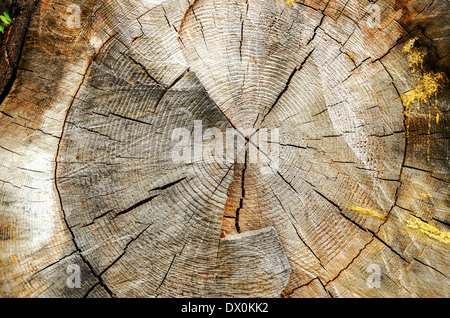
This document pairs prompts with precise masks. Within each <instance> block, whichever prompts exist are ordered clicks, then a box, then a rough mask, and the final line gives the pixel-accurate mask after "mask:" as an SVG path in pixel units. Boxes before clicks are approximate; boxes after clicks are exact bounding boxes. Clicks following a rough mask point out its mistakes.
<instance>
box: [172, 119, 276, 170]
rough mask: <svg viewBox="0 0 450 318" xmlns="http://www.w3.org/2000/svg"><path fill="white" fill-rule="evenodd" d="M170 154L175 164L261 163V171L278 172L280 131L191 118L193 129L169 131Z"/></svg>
mask: <svg viewBox="0 0 450 318" xmlns="http://www.w3.org/2000/svg"><path fill="white" fill-rule="evenodd" d="M171 139H172V142H175V145H174V146H173V148H172V152H171V157H172V161H173V162H174V163H177V164H180V163H186V164H189V163H200V162H202V163H209V164H214V163H216V164H223V163H228V164H232V163H244V162H248V163H261V164H262V165H260V170H261V172H262V173H264V174H269V173H273V172H274V171H277V170H278V168H279V164H280V131H279V129H278V128H274V129H269V128H261V129H255V128H236V129H235V128H227V129H226V131H225V132H224V131H223V130H221V129H219V128H216V127H212V128H206V129H205V127H203V122H202V121H201V120H195V121H194V127H193V130H191V129H188V128H176V129H174V130H173V131H172V136H171Z"/></svg>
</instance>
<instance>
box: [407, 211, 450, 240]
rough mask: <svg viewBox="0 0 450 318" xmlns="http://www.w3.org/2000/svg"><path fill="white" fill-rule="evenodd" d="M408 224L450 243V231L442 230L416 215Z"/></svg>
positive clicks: (434, 237) (436, 238)
mask: <svg viewBox="0 0 450 318" xmlns="http://www.w3.org/2000/svg"><path fill="white" fill-rule="evenodd" d="M406 225H407V226H408V227H409V228H412V229H416V230H419V231H420V232H421V233H424V234H426V235H428V236H429V237H431V238H433V239H435V240H438V241H439V242H442V243H446V244H449V243H450V232H445V231H440V230H439V229H438V228H436V227H435V226H433V225H430V224H428V223H426V222H423V221H422V220H420V219H418V218H415V217H414V218H412V219H411V220H407V221H406Z"/></svg>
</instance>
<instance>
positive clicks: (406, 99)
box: [401, 37, 448, 160]
mask: <svg viewBox="0 0 450 318" xmlns="http://www.w3.org/2000/svg"><path fill="white" fill-rule="evenodd" d="M418 39H419V38H418V37H416V38H414V39H411V40H409V42H408V43H407V44H406V45H405V46H404V47H403V53H405V54H408V64H409V67H410V68H411V72H412V73H416V72H420V77H419V79H418V82H417V86H416V88H414V89H412V90H410V91H409V92H407V93H406V94H403V95H402V96H401V98H402V102H403V105H404V107H405V110H404V113H405V116H406V117H408V118H409V117H410V115H411V105H412V104H417V109H420V105H421V104H425V103H428V102H430V101H431V100H432V99H435V100H436V102H435V112H436V115H435V116H436V123H437V124H438V123H439V119H440V118H439V111H438V109H437V95H438V93H439V91H440V90H441V89H443V88H444V87H445V85H446V84H447V82H448V79H447V77H446V76H445V74H444V73H434V72H433V71H428V70H426V68H425V59H426V57H427V54H428V53H427V51H426V49H424V48H416V47H415V44H416V41H417V40H418ZM428 120H429V127H428V129H429V132H431V120H432V119H431V114H429V115H428ZM406 130H407V135H408V134H409V120H407V121H406ZM429 148H430V147H428V151H427V160H430V158H431V156H430V149H429Z"/></svg>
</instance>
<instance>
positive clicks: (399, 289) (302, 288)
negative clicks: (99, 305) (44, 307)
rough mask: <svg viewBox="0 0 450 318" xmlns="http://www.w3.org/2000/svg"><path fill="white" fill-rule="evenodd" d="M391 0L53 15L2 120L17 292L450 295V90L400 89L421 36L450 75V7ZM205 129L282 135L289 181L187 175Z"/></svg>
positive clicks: (194, 171) (0, 250) (2, 256)
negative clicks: (189, 144)
mask: <svg viewBox="0 0 450 318" xmlns="http://www.w3.org/2000/svg"><path fill="white" fill-rule="evenodd" d="M71 3H77V4H79V5H80V6H81V8H82V24H81V28H80V29H69V28H67V25H66V22H65V20H64V19H67V17H68V13H67V12H66V9H67V6H68V5H69V4H71ZM370 3H371V2H369V1H356V0H355V1H353V0H350V1H347V0H345V1H344V0H331V1H329V2H328V1H312V0H311V1H308V0H306V1H298V2H296V3H295V4H292V5H291V4H288V3H286V2H285V1H284V0H248V1H245V0H238V1H231V0H215V1H212V0H198V1H195V2H194V1H187V0H186V1H183V0H167V1H159V0H154V1H137V0H132V1H121V0H120V1H106V0H105V1H95V3H94V2H93V1H64V0H63V1H58V2H56V1H50V0H47V1H41V3H40V5H39V10H38V11H37V12H35V13H34V15H33V19H32V22H31V25H30V29H29V31H28V35H27V40H26V43H25V48H24V53H23V56H22V60H21V64H20V68H19V71H18V74H17V79H16V82H15V84H14V87H13V89H12V90H11V92H10V94H9V95H8V97H7V98H6V99H5V100H4V101H3V103H2V105H1V106H0V110H1V113H0V158H1V161H0V162H1V163H0V202H1V203H0V204H1V209H0V268H1V272H0V285H1V289H0V295H1V296H2V297H54V296H56V297H192V296H195V297H280V296H281V297H448V296H449V288H448V287H449V286H448V284H449V279H448V275H449V254H448V248H449V244H450V242H449V225H448V224H449V204H448V203H449V201H448V198H449V188H448V182H449V174H448V156H449V147H448V117H447V114H448V106H449V98H448V96H449V95H448V90H447V89H446V88H444V89H442V90H440V91H439V94H438V95H437V96H436V98H434V97H433V99H432V100H431V101H428V103H423V105H422V106H421V108H420V109H417V108H416V106H411V107H412V108H414V113H411V114H410V116H409V117H408V116H405V114H404V111H405V106H404V104H403V103H402V99H401V96H402V95H404V94H406V93H407V92H409V91H411V90H413V89H414V88H416V87H417V85H418V82H419V81H420V75H419V74H418V73H412V71H411V68H410V66H409V65H408V56H407V54H405V52H403V48H404V46H405V45H406V44H407V43H408V41H409V40H411V39H413V38H415V37H418V38H419V40H418V42H417V46H422V47H424V48H426V49H427V50H428V51H429V52H430V53H429V55H430V57H431V58H432V59H430V63H431V65H430V67H432V68H433V69H434V70H435V71H436V72H438V71H440V72H447V73H448V70H449V58H448V56H447V54H448V49H449V47H448V46H449V42H450V41H449V31H448V30H449V21H448V12H449V8H450V6H449V3H448V1H443V0H439V1H431V0H430V1H394V0H392V1H391V0H379V1H377V4H378V5H379V6H380V7H381V12H382V19H381V25H380V28H376V29H371V28H368V27H367V25H366V22H365V21H366V19H367V15H368V13H367V7H368V6H369V4H370ZM435 99H436V100H437V110H438V111H439V114H440V120H439V121H438V122H437V121H436V120H435V117H434V116H435ZM431 114H432V115H433V117H432V119H430V118H431ZM197 120H201V121H202V122H203V126H204V127H205V128H207V127H216V128H218V129H219V130H220V131H222V132H224V133H225V131H226V129H227V128H231V127H237V128H238V129H239V127H243V126H250V127H255V128H257V129H258V128H260V129H261V128H268V129H273V128H279V129H280V138H281V140H280V142H279V146H280V151H281V153H280V165H279V170H276V171H272V172H273V173H270V174H263V173H262V172H261V169H260V168H261V167H265V168H268V169H269V170H270V169H271V168H270V167H268V166H267V164H264V163H256V164H254V163H249V162H247V161H245V162H235V163H228V162H223V163H215V164H211V163H207V162H194V163H190V164H175V163H173V161H172V158H171V151H172V148H173V142H172V141H171V135H172V132H173V130H174V129H175V128H179V127H185V128H188V129H189V130H191V131H192V130H193V129H194V121H197ZM272 159H273V158H272ZM427 225H428V226H432V227H433V228H434V229H435V232H433V231H431V230H429V228H427V227H426V226H427ZM427 229H428V230H427ZM436 231H437V232H436ZM433 233H434V234H435V235H434V236H433V235H431V234H433ZM436 233H437V234H436ZM70 264H77V265H79V266H80V268H81V276H82V288H80V289H70V288H68V287H67V286H66V279H67V276H68V273H67V271H66V269H67V266H68V265H70ZM372 264H376V265H378V266H379V267H380V268H381V273H382V276H381V285H380V287H379V288H369V287H368V285H367V279H368V277H369V275H370V273H368V272H367V269H368V268H369V266H370V265H372Z"/></svg>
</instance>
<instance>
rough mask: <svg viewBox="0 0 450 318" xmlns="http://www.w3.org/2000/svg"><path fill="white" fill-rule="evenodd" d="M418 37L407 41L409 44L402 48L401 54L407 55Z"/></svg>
mask: <svg viewBox="0 0 450 318" xmlns="http://www.w3.org/2000/svg"><path fill="white" fill-rule="evenodd" d="M418 39H419V38H418V37H415V38H414V39H411V40H409V42H408V43H407V44H406V45H405V46H404V47H403V53H409V52H411V50H412V49H413V47H414V44H416V41H417V40H418Z"/></svg>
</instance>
